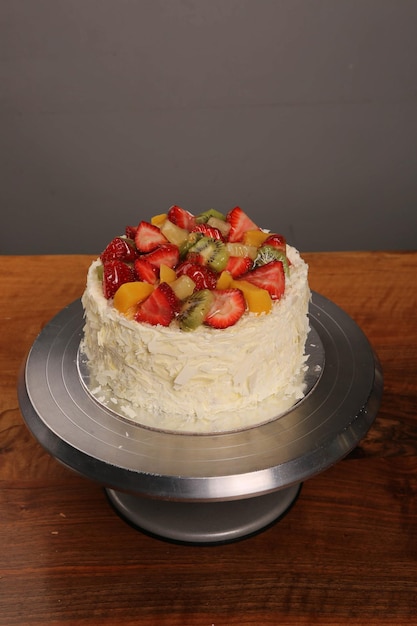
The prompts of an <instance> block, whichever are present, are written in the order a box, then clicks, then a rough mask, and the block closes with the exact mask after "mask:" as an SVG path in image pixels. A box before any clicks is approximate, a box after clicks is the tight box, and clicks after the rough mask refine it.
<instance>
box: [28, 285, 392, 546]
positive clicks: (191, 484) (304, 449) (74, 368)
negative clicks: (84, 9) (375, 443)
mask: <svg viewBox="0 0 417 626" xmlns="http://www.w3.org/2000/svg"><path fill="white" fill-rule="evenodd" d="M83 324H84V321H83V311H82V306H81V303H80V301H79V300H77V301H75V302H73V303H72V304H70V305H69V306H68V307H66V308H65V309H63V310H62V311H61V312H60V313H59V314H58V315H57V316H56V317H55V318H53V320H51V322H50V323H49V324H48V325H47V326H46V327H45V328H44V329H43V330H42V332H41V333H40V335H39V336H38V338H37V339H36V340H35V342H34V344H33V346H32V348H31V350H30V352H29V355H28V357H27V359H26V362H25V364H24V367H23V368H22V372H21V376H20V378H19V384H18V393H19V402H20V406H21V409H22V414H23V417H24V419H25V421H26V423H27V425H28V427H29V429H30V430H31V431H32V433H33V435H34V436H35V437H36V439H37V440H38V441H39V442H40V443H41V445H43V446H44V447H45V449H46V450H47V451H48V452H49V453H50V454H51V455H53V456H54V457H55V458H57V459H58V460H59V461H61V462H62V463H64V464H65V465H67V466H69V467H70V468H72V469H73V470H75V471H77V472H79V473H81V474H83V475H84V476H86V477H88V478H90V479H92V480H95V481H98V482H99V483H100V484H102V485H104V486H105V488H106V491H107V495H108V497H109V500H110V502H111V503H112V504H113V506H114V507H115V508H116V510H117V511H118V512H119V513H120V514H121V515H122V516H123V517H125V518H126V519H128V520H129V521H130V522H132V523H133V524H135V525H137V526H138V527H140V528H141V529H143V530H144V531H146V532H149V533H152V534H156V535H158V536H161V537H165V538H167V539H171V540H176V541H184V542H193V543H196V542H198V543H200V542H202V543H217V542H223V541H231V540H235V539H239V538H242V537H246V536H248V535H250V534H253V533H254V532H257V531H259V530H261V529H263V528H265V527H266V526H268V525H269V524H271V523H272V522H273V521H275V520H276V519H277V518H279V517H280V516H281V515H282V514H283V513H285V512H286V511H287V510H288V508H289V507H290V506H291V504H292V503H293V502H294V500H295V499H296V497H297V495H298V493H299V490H300V486H301V483H302V482H303V481H304V480H306V479H308V478H310V477H312V476H314V475H315V474H317V473H319V472H321V471H323V470H325V469H326V468H328V467H329V466H331V465H333V464H334V463H336V462H337V461H339V460H340V459H341V458H343V457H344V456H345V455H346V454H348V453H349V452H350V451H351V450H352V449H353V448H354V447H355V446H356V444H357V443H358V442H359V441H360V439H361V438H362V437H363V436H364V435H365V434H366V432H367V431H368V429H369V427H370V426H371V424H372V422H373V420H374V419H375V416H376V413H377V411H378V408H379V404H380V400H381V395H382V387H383V380H382V372H381V368H380V365H379V362H378V360H377V358H376V356H375V354H374V352H373V350H372V348H371V346H370V344H369V342H368V340H367V338H366V337H365V335H364V334H363V332H362V331H361V329H360V328H359V327H358V326H357V325H356V323H355V322H354V321H353V320H352V319H351V318H350V317H349V316H348V315H347V314H346V313H345V312H344V311H342V310H341V309H340V308H339V307H337V306H336V305H335V304H334V303H332V302H331V301H329V300H328V299H326V298H324V297H323V296H321V295H319V294H317V293H313V295H312V301H311V304H310V324H311V327H312V333H313V337H314V345H316V344H317V343H319V353H320V352H322V353H323V354H324V359H323V367H320V376H319V377H317V379H316V380H313V381H312V382H311V384H310V387H311V390H310V392H309V393H308V394H307V395H306V397H305V398H304V399H303V400H302V401H301V402H299V403H298V404H296V405H295V406H294V407H293V408H292V409H291V410H290V411H288V412H287V413H285V414H283V415H280V416H279V417H277V418H276V419H274V420H271V421H269V422H267V423H265V424H262V425H260V426H257V427H253V428H248V429H245V430H240V431H235V432H230V433H221V434H208V435H193V434H177V433H169V432H163V431H158V430H153V429H150V428H147V427H143V426H141V425H139V424H136V423H132V422H129V421H127V420H125V419H123V418H121V417H120V416H118V415H116V414H114V413H113V412H112V411H110V410H107V409H106V407H103V406H100V405H99V404H98V403H97V402H96V401H95V399H94V398H93V397H92V396H91V394H90V393H89V392H88V390H87V388H86V386H85V385H84V384H83V381H82V380H81V377H80V373H79V368H78V363H77V359H78V351H79V345H80V339H81V337H82V329H83ZM317 340H318V341H317ZM310 343H312V342H310ZM316 356H317V355H316ZM314 358H315V357H314Z"/></svg>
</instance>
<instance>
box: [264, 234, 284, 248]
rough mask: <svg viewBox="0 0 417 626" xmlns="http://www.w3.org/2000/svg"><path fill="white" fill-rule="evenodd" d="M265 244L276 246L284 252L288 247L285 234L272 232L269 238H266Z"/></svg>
mask: <svg viewBox="0 0 417 626" xmlns="http://www.w3.org/2000/svg"><path fill="white" fill-rule="evenodd" d="M264 244H265V245H267V246H274V248H278V249H279V250H282V251H283V252H285V251H286V249H287V242H286V240H285V237H284V236H283V235H276V234H272V235H271V234H270V235H269V236H268V237H267V239H265V241H264Z"/></svg>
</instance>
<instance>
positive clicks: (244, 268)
mask: <svg viewBox="0 0 417 626" xmlns="http://www.w3.org/2000/svg"><path fill="white" fill-rule="evenodd" d="M252 265H253V261H252V259H250V258H249V257H248V256H229V260H228V261H227V265H226V270H227V271H228V272H229V273H230V274H231V275H232V276H233V278H237V277H238V276H241V275H242V274H244V273H245V272H248V271H249V270H250V269H251V267H252Z"/></svg>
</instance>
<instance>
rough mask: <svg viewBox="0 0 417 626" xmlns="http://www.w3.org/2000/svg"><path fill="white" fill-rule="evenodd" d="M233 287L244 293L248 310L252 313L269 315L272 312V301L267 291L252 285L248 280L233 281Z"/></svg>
mask: <svg viewBox="0 0 417 626" xmlns="http://www.w3.org/2000/svg"><path fill="white" fill-rule="evenodd" d="M231 286H232V287H235V288H237V289H240V290H241V291H242V292H243V295H244V296H245V300H246V304H247V305H248V309H249V311H251V312H252V313H269V312H270V311H271V309H272V299H271V296H270V295H269V293H268V291H267V290H266V289H262V288H261V287H257V286H256V285H252V283H250V282H248V281H247V280H232V285H231Z"/></svg>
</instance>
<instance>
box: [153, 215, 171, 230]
mask: <svg viewBox="0 0 417 626" xmlns="http://www.w3.org/2000/svg"><path fill="white" fill-rule="evenodd" d="M167 218H168V214H167V213H159V214H158V215H154V216H153V217H152V219H151V224H153V225H154V226H158V228H159V227H160V226H162V224H163V223H164V222H165V220H166V219H167Z"/></svg>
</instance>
